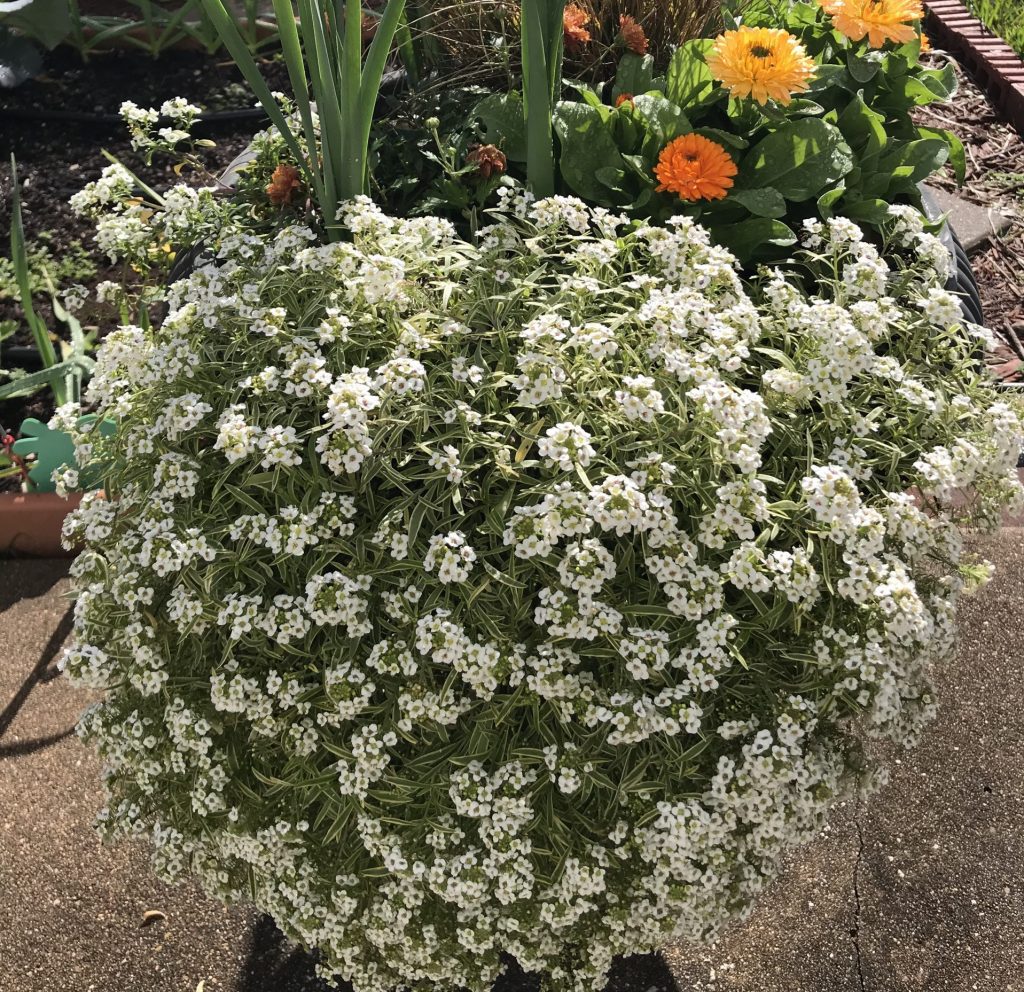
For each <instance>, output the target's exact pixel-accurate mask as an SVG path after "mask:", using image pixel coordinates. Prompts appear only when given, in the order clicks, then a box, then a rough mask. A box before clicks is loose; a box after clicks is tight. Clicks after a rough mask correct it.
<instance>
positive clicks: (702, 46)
mask: <svg viewBox="0 0 1024 992" xmlns="http://www.w3.org/2000/svg"><path fill="white" fill-rule="evenodd" d="M713 44H714V42H713V41H711V40H710V39H708V38H697V39H694V40H692V41H687V42H684V43H683V44H682V45H680V46H679V47H678V48H677V49H676V50H675V53H674V54H673V55H672V59H671V61H670V62H669V64H668V73H667V74H666V77H665V95H666V96H667V97H668V98H669V100H671V101H672V102H673V103H676V104H678V105H679V106H680V107H682V108H683V109H684V110H686V109H688V108H690V107H697V106H700V105H701V104H703V103H706V102H709V101H710V100H711V99H713V97H714V95H715V80H714V77H713V76H712V75H711V70H710V69H709V68H708V66H707V62H706V57H707V54H708V52H710V51H711V47H712V45H713Z"/></svg>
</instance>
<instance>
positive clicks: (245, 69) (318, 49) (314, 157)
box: [202, 0, 405, 237]
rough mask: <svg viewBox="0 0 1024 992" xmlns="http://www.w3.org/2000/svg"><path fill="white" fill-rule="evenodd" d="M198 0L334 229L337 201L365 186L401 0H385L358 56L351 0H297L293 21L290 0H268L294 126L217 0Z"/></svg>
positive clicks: (356, 16)
mask: <svg viewBox="0 0 1024 992" xmlns="http://www.w3.org/2000/svg"><path fill="white" fill-rule="evenodd" d="M202 2H203V5H204V8H205V10H206V13H207V15H208V16H209V18H210V20H211V21H212V22H213V24H214V26H215V28H216V30H217V33H218V35H219V37H220V39H221V41H222V42H223V44H224V46H225V48H227V49H228V51H229V52H230V53H231V56H232V58H233V59H234V60H235V63H236V64H237V65H238V68H239V70H240V71H241V72H242V75H243V76H245V79H246V81H247V82H248V83H249V85H250V86H251V87H252V89H253V92H254V93H255V94H256V97H257V99H258V100H259V101H260V103H261V104H262V106H263V108H264V109H265V110H266V111H267V114H268V116H269V117H270V119H271V121H272V122H273V123H274V125H275V127H276V128H277V129H278V130H279V131H280V133H281V135H282V137H283V138H284V139H285V141H286V143H287V145H288V148H289V150H290V151H291V153H292V155H293V156H294V158H295V161H296V162H297V163H298V164H299V165H300V166H301V168H302V170H303V172H304V173H305V176H306V179H307V182H308V183H309V186H310V188H311V189H312V190H313V192H314V195H315V197H316V199H317V202H318V204H319V206H320V214H321V223H322V224H323V225H324V228H325V230H326V231H327V232H328V233H329V235H330V236H332V237H333V236H335V234H334V233H333V232H336V225H335V223H334V218H335V213H336V212H337V208H338V205H339V203H342V202H344V201H345V200H350V199H352V198H354V197H356V196H360V195H363V194H365V193H367V192H368V191H369V174H368V160H369V145H370V131H371V128H372V125H373V117H374V113H375V110H376V106H377V96H378V94H379V92H380V84H381V78H382V76H383V74H384V66H385V63H386V61H387V57H388V53H389V51H390V49H391V44H392V42H393V41H394V39H395V36H396V34H397V32H398V30H399V27H400V26H401V23H402V15H403V11H404V9H405V0H388V3H387V5H386V6H385V8H384V12H383V14H382V15H381V17H380V19H379V21H378V23H377V28H376V31H375V33H374V37H373V41H372V42H371V44H370V46H369V49H368V50H367V52H366V55H365V59H364V56H363V50H362V49H363V42H362V16H363V15H362V5H361V3H360V2H359V0H345V2H344V4H341V3H339V4H338V5H337V6H331V7H329V8H328V7H326V6H325V5H324V4H323V3H322V2H321V0H299V2H298V13H299V20H298V23H296V19H295V16H294V11H293V7H292V3H291V0H274V11H275V13H276V15H277V19H278V25H279V28H280V32H281V47H282V54H283V57H284V61H285V65H286V66H287V68H288V76H289V79H290V80H291V84H292V91H293V94H294V98H295V106H296V108H297V110H298V117H299V121H300V122H301V131H296V129H295V127H294V126H293V122H290V121H289V120H288V119H286V117H285V115H284V113H283V112H282V110H281V108H280V106H279V103H278V101H277V100H276V99H275V98H274V96H273V94H272V93H271V92H270V88H269V87H268V86H267V84H266V82H265V81H264V79H263V76H262V75H261V74H260V71H259V67H258V66H257V65H256V61H255V59H254V58H253V55H252V53H251V51H250V50H249V47H248V45H247V44H246V42H245V40H244V38H243V37H242V35H241V33H240V31H239V28H238V24H237V22H236V20H235V17H234V16H233V15H232V14H231V13H229V11H228V9H227V7H226V6H225V5H224V3H223V0H202ZM314 108H315V109H314ZM314 118H318V121H316V120H315V119H314Z"/></svg>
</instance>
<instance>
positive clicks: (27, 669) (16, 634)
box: [0, 530, 1024, 992]
mask: <svg viewBox="0 0 1024 992" xmlns="http://www.w3.org/2000/svg"><path fill="white" fill-rule="evenodd" d="M982 551H983V553H984V554H986V555H987V556H988V557H989V558H991V559H992V560H993V561H995V562H996V564H997V566H998V569H999V570H998V573H997V577H996V579H995V581H994V582H993V584H992V585H991V586H989V587H988V588H987V589H986V590H984V591H983V592H982V593H981V594H980V595H979V596H978V597H977V598H975V599H974V600H971V601H969V602H968V603H966V604H965V606H964V608H963V611H962V632H963V640H962V648H961V651H960V654H959V659H958V661H957V663H956V664H955V665H954V666H953V667H952V668H951V669H949V670H948V671H947V672H946V673H945V675H944V677H943V681H942V702H943V708H942V712H941V715H940V717H939V720H938V721H937V723H936V724H935V725H934V726H933V727H932V728H931V730H930V732H929V733H928V734H927V735H926V738H925V740H924V741H923V743H922V744H921V746H920V747H919V748H918V749H917V750H915V751H913V752H911V753H910V754H908V755H905V756H904V757H903V758H902V761H901V762H900V763H899V764H896V765H895V766H894V770H893V776H892V781H891V783H890V784H889V785H888V786H887V787H886V788H885V789H884V790H883V791H882V792H881V793H879V794H878V795H876V796H875V797H873V798H872V799H871V800H870V802H869V803H868V804H867V805H866V806H864V807H863V808H856V807H849V808H846V809H843V810H839V811H837V813H836V815H835V816H834V817H833V821H832V825H831V827H830V828H829V829H828V830H827V831H826V832H825V834H824V835H823V836H822V838H821V839H820V840H819V841H818V842H817V843H815V844H814V845H812V846H811V847H810V848H808V849H805V850H804V851H802V852H800V854H799V856H798V857H797V858H796V859H794V863H793V865H792V867H791V869H790V870H789V872H788V873H787V875H786V876H785V877H784V878H783V879H782V881H780V882H779V883H778V884H777V885H776V886H775V887H774V888H773V889H772V891H771V892H770V893H769V894H768V896H767V897H766V898H765V899H763V900H762V901H761V903H760V904H759V906H758V909H757V911H756V912H755V914H754V915H753V916H752V917H751V919H750V920H749V921H747V922H746V923H745V924H743V925H742V926H739V927H737V928H735V929H734V930H732V931H730V933H729V934H728V936H727V938H726V939H724V940H722V941H721V942H720V943H719V944H717V945H715V946H712V947H709V948H699V949H695V948H693V947H689V946H687V947H676V948H671V949H669V950H667V951H666V952H665V954H664V955H663V958H661V959H658V958H638V959H630V960H628V961H625V962H622V963H621V964H620V966H619V967H618V968H617V969H616V973H615V975H614V976H613V980H612V983H611V985H610V989H613V990H615V992H954V990H955V992H1024V807H1022V800H1024V680H1022V678H1021V675H1022V672H1021V669H1022V663H1021V659H1022V657H1024V652H1022V648H1021V645H1022V643H1024V620H1022V610H1024V530H1005V531H1003V532H1002V533H1001V534H1000V535H999V536H998V537H996V538H993V539H991V540H990V541H988V542H987V543H986V544H985V545H984V546H983V547H982ZM65 569H66V564H65V563H57V562H28V561H22V562H17V561H3V562H0V643H2V644H3V645H4V648H3V655H2V661H0V992H196V989H197V988H198V986H199V985H200V983H203V990H204V992H300V990H314V989H322V988H323V986H322V985H321V983H319V982H318V981H317V980H316V979H315V978H314V977H313V974H312V968H311V964H310V960H309V958H308V957H307V956H306V955H303V954H300V953H297V952H293V951H292V950H291V948H289V947H288V946H287V945H285V944H284V943H283V942H282V941H281V940H280V937H279V935H278V934H277V932H276V930H275V929H274V928H273V927H272V925H270V924H269V923H268V921H266V920H261V919H259V918H257V917H256V916H255V915H254V914H252V913H250V912H246V911H244V910H240V909H234V910H226V909H224V908H222V907H221V906H220V905H218V904H217V903H214V902H212V901H210V900H208V899H205V898H203V897H202V896H201V895H200V894H199V893H198V892H197V891H196V890H195V889H194V888H193V887H190V886H183V887H179V888H176V889H171V888H168V887H167V886H165V885H163V884H161V883H160V882H158V881H157V880H156V879H155V878H154V877H153V876H152V874H151V872H150V870H149V866H148V860H147V857H146V854H145V852H144V851H143V850H142V849H140V848H137V847H132V846H129V845H122V846H120V847H116V848H104V847H102V846H101V845H100V844H99V842H98V840H97V839H96V837H95V835H94V833H93V831H92V828H91V826H90V821H91V819H92V817H93V815H94V814H95V812H96V811H97V809H98V808H99V806H100V805H101V797H100V790H99V787H98V776H99V767H98V762H97V761H96V760H95V758H94V757H93V755H92V754H91V753H90V752H87V751H86V750H85V749H84V748H83V747H82V746H81V745H80V744H79V743H78V742H77V740H76V739H75V738H74V737H73V736H71V735H70V731H71V728H72V727H73V725H74V722H75V719H76V717H77V714H78V712H79V711H80V709H81V708H82V707H83V706H84V705H86V704H87V703H88V698H89V697H88V694H84V693H81V692H77V691H74V690H72V689H71V688H70V687H68V686H67V685H66V684H65V683H64V681H63V679H60V678H54V677H53V674H54V667H53V666H54V663H55V660H56V657H57V655H58V653H59V647H60V644H61V642H62V641H63V639H64V638H65V637H66V635H67V630H68V627H69V623H68V619H67V605H68V604H67V600H66V594H67V584H66V580H65V579H64V573H65ZM5 724H9V725H7V726H5ZM151 909H156V910H159V911H161V912H162V913H163V914H164V915H165V919H163V920H159V921H157V922H155V923H153V924H152V925H149V926H142V925H141V924H142V919H143V914H144V913H145V912H146V911H147V910H151ZM501 987H502V992H512V990H513V989H515V990H521V989H526V988H533V987H534V984H533V983H532V982H529V981H524V980H522V979H521V978H515V977H510V978H509V979H508V980H506V981H503V982H502V983H501Z"/></svg>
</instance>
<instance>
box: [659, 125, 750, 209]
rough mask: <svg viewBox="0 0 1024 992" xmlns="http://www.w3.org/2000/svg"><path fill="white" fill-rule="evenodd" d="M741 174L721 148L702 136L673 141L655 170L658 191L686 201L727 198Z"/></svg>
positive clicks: (667, 146)
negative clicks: (726, 195)
mask: <svg viewBox="0 0 1024 992" xmlns="http://www.w3.org/2000/svg"><path fill="white" fill-rule="evenodd" d="M738 171H739V170H738V169H737V168H736V163H735V162H734V161H733V160H732V159H731V158H730V157H729V153H728V152H727V151H726V150H725V149H724V148H723V147H722V146H721V145H719V144H717V143H716V142H714V141H711V140H710V139H708V138H705V137H704V136H703V135H700V134H684V135H683V136H682V137H681V138H676V139H675V140H674V141H670V142H669V143H668V144H667V145H666V146H665V147H664V148H663V149H662V150H661V155H660V156H659V157H658V164H657V165H656V166H655V167H654V174H655V176H657V178H658V183H659V186H658V192H659V193H676V194H677V195H678V196H679V198H680V199H683V200H721V199H724V198H725V193H726V190H728V189H730V188H731V187H732V177H733V176H735V175H736V173H737V172H738Z"/></svg>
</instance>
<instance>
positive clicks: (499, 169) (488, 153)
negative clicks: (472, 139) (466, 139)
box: [466, 145, 508, 179]
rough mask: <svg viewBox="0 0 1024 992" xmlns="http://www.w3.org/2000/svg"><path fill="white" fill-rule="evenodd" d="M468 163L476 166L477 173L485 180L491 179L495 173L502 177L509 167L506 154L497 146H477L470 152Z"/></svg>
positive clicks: (467, 158)
mask: <svg viewBox="0 0 1024 992" xmlns="http://www.w3.org/2000/svg"><path fill="white" fill-rule="evenodd" d="M466 161H467V162H471V163H472V164H473V165H475V166H476V171H477V172H479V173H480V175H481V176H483V177H484V179H490V178H491V176H493V175H494V173H498V175H501V173H503V172H504V171H505V168H506V166H507V165H508V159H506V158H505V153H504V152H503V151H502V150H501V149H500V148H498V147H497V146H496V145H476V146H474V147H473V148H471V149H470V150H469V153H468V154H467V155H466Z"/></svg>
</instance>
